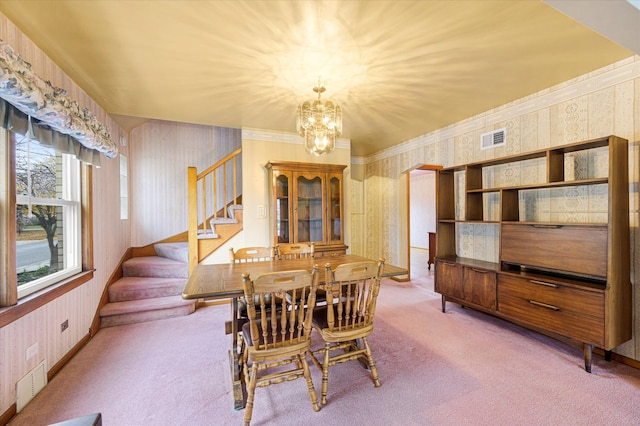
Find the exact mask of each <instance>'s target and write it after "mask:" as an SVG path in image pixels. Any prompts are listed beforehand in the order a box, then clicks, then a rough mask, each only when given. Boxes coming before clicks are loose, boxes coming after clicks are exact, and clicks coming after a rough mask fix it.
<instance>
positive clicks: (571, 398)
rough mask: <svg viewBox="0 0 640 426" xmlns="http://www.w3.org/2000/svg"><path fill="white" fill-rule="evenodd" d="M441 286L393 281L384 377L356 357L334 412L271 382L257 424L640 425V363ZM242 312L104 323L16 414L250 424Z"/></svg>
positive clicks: (343, 375) (17, 421) (24, 417)
mask: <svg viewBox="0 0 640 426" xmlns="http://www.w3.org/2000/svg"><path fill="white" fill-rule="evenodd" d="M432 289H433V284H432V280H431V279H430V278H429V279H420V280H414V281H413V282H408V283H398V282H395V281H391V280H387V279H385V280H383V285H382V290H381V293H380V297H379V299H378V300H379V302H378V310H377V314H376V320H375V330H374V333H373V335H372V336H371V338H370V343H371V344H372V347H373V350H374V356H375V359H376V361H377V365H378V372H379V374H380V380H381V383H382V386H381V387H380V388H374V386H373V383H372V382H371V380H370V378H369V376H368V373H367V372H366V371H365V370H364V369H363V368H362V367H361V366H360V365H359V363H355V362H350V363H346V364H342V365H339V366H336V367H334V368H333V369H332V370H331V371H330V373H329V374H330V376H329V401H328V405H326V406H323V407H322V409H321V410H320V412H317V413H315V412H313V410H312V408H311V404H310V402H309V399H308V394H307V391H306V388H305V381H304V380H302V379H299V380H296V381H292V382H286V383H283V384H280V385H273V386H270V387H268V388H259V389H258V390H257V391H256V401H255V407H254V413H253V422H252V424H254V425H267V424H278V425H305V424H308V425H316V424H317V425H337V424H345V423H348V424H353V425H363V424H368V425H425V424H436V425H460V424H474V425H514V424H517V425H529V424H530V425H534V424H535V425H552V424H553V425H557V424H563V425H566V424H619V425H623V424H624V425H629V424H640V370H636V369H634V368H631V367H628V366H625V365H622V364H619V363H617V362H606V361H604V360H603V359H602V358H601V357H599V356H597V355H594V363H593V373H592V374H588V373H586V372H585V371H584V369H583V358H582V351H581V349H580V348H574V347H571V346H568V345H565V344H562V343H559V342H557V341H555V340H553V339H550V338H547V337H544V336H542V335H539V334H537V333H534V332H530V331H527V330H525V329H523V328H520V327H517V326H514V325H511V324H509V323H507V322H504V321H502V320H499V319H495V318H492V317H490V316H487V315H484V314H480V313H478V312H475V311H473V310H471V309H463V308H461V307H460V306H457V305H454V304H451V303H450V304H448V309H447V313H446V314H443V313H442V312H441V310H440V306H441V305H440V297H439V295H437V294H435V293H433V291H432ZM229 311H230V309H229V307H228V306H212V307H206V308H201V309H199V310H198V311H196V312H195V313H194V314H192V315H189V316H186V317H180V318H172V319H166V320H161V321H155V322H150V323H141V324H132V325H126V326H120V327H112V328H107V329H103V330H102V331H100V332H99V333H98V334H97V335H96V336H95V338H94V339H92V340H91V341H90V342H89V344H88V345H87V346H86V347H85V348H84V349H82V351H81V352H80V353H79V354H78V355H77V356H76V357H74V359H72V360H71V361H70V363H69V364H67V366H65V367H64V368H63V369H62V371H60V373H59V374H58V375H57V376H56V377H54V378H53V380H52V381H51V382H50V384H49V385H48V386H47V387H46V388H45V389H44V390H43V391H42V392H41V393H40V394H39V395H38V396H36V398H35V399H34V400H33V401H32V402H31V403H30V404H29V405H28V406H27V407H26V408H25V409H24V410H23V411H22V412H21V413H20V414H18V415H17V416H16V417H15V418H14V420H13V421H12V422H11V423H10V424H11V425H12V426H20V425H29V426H33V425H46V424H49V423H54V422H59V421H62V420H65V419H69V418H73V417H80V416H83V415H86V414H90V413H93V412H101V413H102V416H103V424H104V425H107V426H109V425H129V426H135V425H230V424H241V423H242V420H243V414H244V412H243V411H234V410H233V408H232V397H231V387H230V377H229V367H228V358H227V349H228V347H229V345H230V341H231V338H230V336H227V335H225V334H224V332H223V325H224V321H225V320H226V319H227V318H228V315H229ZM314 342H315V343H314V344H315V345H316V346H317V345H319V344H320V343H321V342H319V341H318V340H317V334H316V335H315V340H314ZM312 373H313V379H314V384H315V386H316V389H317V391H318V392H319V390H320V384H321V375H320V372H319V371H318V370H317V369H316V368H315V367H314V366H312Z"/></svg>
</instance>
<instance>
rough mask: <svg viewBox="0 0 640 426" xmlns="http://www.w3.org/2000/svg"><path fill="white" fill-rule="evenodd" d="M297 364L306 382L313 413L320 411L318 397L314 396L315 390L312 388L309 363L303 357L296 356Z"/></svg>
mask: <svg viewBox="0 0 640 426" xmlns="http://www.w3.org/2000/svg"><path fill="white" fill-rule="evenodd" d="M298 360H299V363H300V364H302V372H303V373H304V378H305V379H306V380H307V389H308V390H309V398H310V399H311V405H313V411H320V406H319V405H318V395H317V394H316V388H315V387H314V386H313V380H311V372H310V371H309V363H308V362H307V358H306V357H305V355H298Z"/></svg>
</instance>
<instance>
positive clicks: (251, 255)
mask: <svg viewBox="0 0 640 426" xmlns="http://www.w3.org/2000/svg"><path fill="white" fill-rule="evenodd" d="M229 259H230V260H231V263H247V262H269V261H272V260H273V259H274V250H273V249H272V248H270V247H242V248H239V249H237V250H234V249H233V247H231V248H230V249H229ZM237 303H238V308H237V316H236V323H237V328H236V329H237V330H238V333H237V336H235V337H234V344H236V345H237V346H239V348H240V349H239V351H240V353H242V351H243V348H244V344H245V340H244V338H243V333H242V326H243V325H244V323H246V322H247V321H249V318H248V316H247V301H246V299H245V297H244V296H242V297H239V298H238V300H237ZM231 329H232V327H231V326H228V327H227V330H231Z"/></svg>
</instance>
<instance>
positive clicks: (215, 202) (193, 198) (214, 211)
mask: <svg viewBox="0 0 640 426" xmlns="http://www.w3.org/2000/svg"><path fill="white" fill-rule="evenodd" d="M241 154H242V148H238V149H236V150H235V151H233V152H232V153H230V154H229V155H227V156H225V157H224V158H222V159H220V160H218V161H217V162H216V163H214V164H213V165H211V166H209V167H207V168H206V169H205V170H203V171H202V172H200V173H198V172H197V170H196V168H195V167H189V168H188V172H187V186H188V212H189V213H188V215H189V223H188V239H189V271H192V270H193V268H194V267H195V265H197V264H198V259H199V255H198V235H199V234H200V233H203V234H207V233H213V230H212V229H210V226H209V221H210V220H211V219H217V218H218V214H219V213H218V212H222V214H223V217H224V218H228V217H229V213H228V207H229V206H231V205H236V204H237V200H238V192H239V188H238V179H237V175H236V174H237V171H238V167H237V163H238V157H240V155H241ZM229 163H231V168H232V170H231V172H232V173H233V186H232V192H233V195H232V197H229V194H228V188H227V185H228V181H227V175H228V173H229V170H228V164H229ZM219 174H222V188H219V179H218V175H219Z"/></svg>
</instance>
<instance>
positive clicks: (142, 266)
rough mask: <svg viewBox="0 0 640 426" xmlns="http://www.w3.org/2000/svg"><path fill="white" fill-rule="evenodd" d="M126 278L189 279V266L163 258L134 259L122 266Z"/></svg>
mask: <svg viewBox="0 0 640 426" xmlns="http://www.w3.org/2000/svg"><path fill="white" fill-rule="evenodd" d="M122 274H123V276H125V277H158V278H168V277H172V278H188V277H189V266H188V265H187V264H186V263H184V262H179V261H177V260H173V259H168V258H166V257H162V256H142V257H133V258H131V259H129V260H127V261H125V262H124V263H123V264H122Z"/></svg>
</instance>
